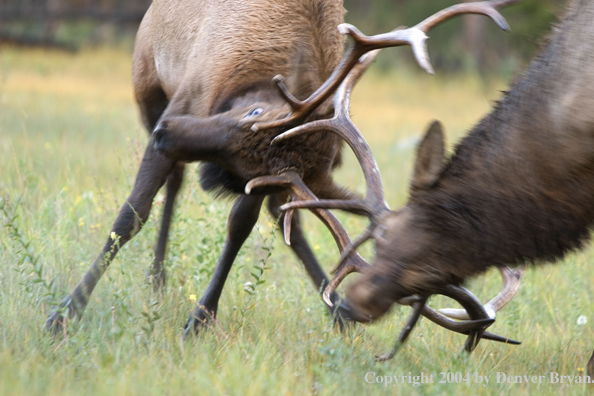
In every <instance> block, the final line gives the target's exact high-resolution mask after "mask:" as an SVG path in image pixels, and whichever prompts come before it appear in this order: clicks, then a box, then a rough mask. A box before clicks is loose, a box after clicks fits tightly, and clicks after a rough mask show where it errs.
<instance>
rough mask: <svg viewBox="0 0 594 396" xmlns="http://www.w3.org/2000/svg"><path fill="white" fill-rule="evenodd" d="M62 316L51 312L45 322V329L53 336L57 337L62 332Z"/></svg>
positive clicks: (63, 320) (56, 312)
mask: <svg viewBox="0 0 594 396" xmlns="http://www.w3.org/2000/svg"><path fill="white" fill-rule="evenodd" d="M65 320H66V319H64V316H62V314H61V313H60V312H58V311H54V312H52V313H51V314H50V315H49V316H48V317H47V320H46V321H45V329H46V330H47V331H49V332H50V333H51V334H52V335H53V336H59V335H60V334H62V333H63V332H64V323H65Z"/></svg>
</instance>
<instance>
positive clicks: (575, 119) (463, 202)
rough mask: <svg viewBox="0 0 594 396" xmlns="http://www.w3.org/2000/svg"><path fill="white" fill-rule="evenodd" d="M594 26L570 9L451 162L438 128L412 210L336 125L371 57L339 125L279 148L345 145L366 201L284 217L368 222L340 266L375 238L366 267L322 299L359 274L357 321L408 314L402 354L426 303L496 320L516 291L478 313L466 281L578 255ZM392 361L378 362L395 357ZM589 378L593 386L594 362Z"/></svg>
mask: <svg viewBox="0 0 594 396" xmlns="http://www.w3.org/2000/svg"><path fill="white" fill-rule="evenodd" d="M593 19H594V3H592V2H591V1H588V0H575V1H573V2H572V3H571V5H570V6H569V8H568V11H567V13H566V15H565V16H564V18H563V20H562V23H561V25H560V26H559V27H558V28H556V29H555V31H554V33H553V35H552V37H551V38H550V39H549V40H548V42H547V44H546V46H545V47H544V49H543V51H542V52H541V53H540V54H539V55H538V56H537V57H536V58H535V59H534V60H533V61H532V63H531V65H530V67H529V69H528V70H527V71H526V72H525V73H524V74H523V75H522V77H521V78H520V79H519V80H518V81H516V82H515V83H513V84H512V85H511V87H510V89H509V91H508V92H505V93H504V97H503V98H502V99H501V100H500V101H499V102H498V103H497V104H496V106H495V108H494V109H493V110H492V111H491V112H490V113H489V114H488V115H487V116H485V117H484V118H483V119H482V121H481V122H480V123H479V124H478V125H477V126H476V127H475V128H474V129H473V130H472V131H471V132H470V133H469V134H468V136H466V137H465V138H464V139H463V140H462V141H461V142H460V143H459V144H458V145H457V147H456V149H455V153H454V154H453V156H452V157H451V158H449V159H447V158H445V155H444V137H443V132H442V127H441V124H440V123H438V122H434V123H433V124H432V125H431V126H430V127H429V129H428V131H427V133H426V134H425V137H424V139H423V140H422V142H421V143H420V145H419V147H418V151H417V158H416V163H415V167H414V174H413V177H412V182H411V185H410V191H409V198H408V202H407V203H406V205H405V206H404V207H403V208H402V209H400V210H398V211H392V210H390V209H389V208H388V206H387V204H386V203H385V200H384V195H383V190H382V184H381V180H380V179H379V176H378V169H377V166H376V163H375V160H374V159H373V156H372V154H371V151H370V150H369V147H368V146H367V144H366V143H365V141H364V139H363V137H362V136H361V134H360V133H359V131H357V130H356V128H355V127H354V126H353V125H352V123H350V122H348V119H346V118H345V116H344V114H347V112H348V110H347V108H348V101H346V100H344V98H345V97H348V93H349V92H347V91H346V90H347V89H350V88H351V87H352V85H353V84H354V81H355V80H356V78H358V76H359V75H360V74H361V73H363V71H364V70H365V68H366V67H367V66H368V64H369V62H370V59H371V58H372V57H373V56H374V54H372V53H370V54H367V55H366V57H367V58H368V59H362V60H361V61H360V63H359V64H358V65H357V66H356V67H355V69H354V70H353V72H352V75H350V76H349V77H348V78H347V79H345V80H344V82H343V84H344V86H345V92H343V93H342V94H341V95H342V96H339V93H340V92H338V93H337V94H336V96H335V101H336V102H339V101H340V100H341V101H342V104H343V108H342V109H340V110H339V112H340V113H341V114H342V116H340V117H337V118H336V119H335V120H332V121H326V120H323V121H317V122H314V123H309V124H304V125H301V126H299V127H297V128H294V129H292V130H289V131H287V132H285V133H284V134H282V135H280V136H279V137H277V138H276V139H275V142H286V141H287V140H288V139H291V138H293V137H295V136H301V137H302V136H303V135H305V134H312V133H314V132H318V131H320V130H332V131H333V132H335V133H337V134H338V135H340V136H341V137H343V138H344V139H345V140H346V141H347V142H348V144H349V145H350V146H351V148H352V149H353V150H354V152H355V154H356V156H357V158H358V159H359V162H360V164H361V167H362V168H363V173H364V175H365V179H366V183H367V196H366V198H365V199H364V200H355V201H344V200H339V201H325V200H315V199H314V200H309V201H302V202H292V203H289V204H286V205H284V206H283V207H281V209H282V210H286V211H287V213H290V212H292V211H294V210H295V209H297V208H310V209H311V208H318V209H319V208H325V209H329V208H340V209H348V210H354V209H357V210H358V211H364V212H366V213H367V215H368V217H369V219H370V223H371V224H370V226H369V228H368V230H367V232H365V233H364V234H363V235H362V236H361V237H360V238H358V239H357V240H356V241H355V242H354V243H353V244H351V245H350V246H349V247H348V248H347V249H345V254H348V253H350V252H353V251H356V248H357V246H358V245H359V244H360V243H362V242H363V241H364V240H367V239H369V238H373V239H374V240H375V243H376V255H375V259H374V264H373V265H371V266H362V267H353V266H350V265H348V264H346V263H342V264H341V265H340V267H339V269H338V271H337V274H336V275H335V278H334V279H333V280H332V282H331V283H330V285H329V287H328V288H327V290H326V291H325V292H324V294H325V295H328V294H327V293H329V292H332V291H333V290H334V289H335V288H336V286H337V285H338V284H339V283H340V281H341V280H342V279H343V278H344V277H345V276H346V275H347V274H348V273H349V272H352V271H359V272H361V276H360V277H359V278H358V279H356V280H355V282H354V283H352V284H351V285H349V287H348V289H347V301H348V303H349V305H350V307H351V309H352V315H353V316H354V317H358V318H360V319H365V318H369V319H376V318H379V317H381V316H382V315H384V314H385V313H386V312H387V311H388V309H389V308H390V306H391V305H393V304H394V303H395V302H401V303H411V305H413V306H414V311H413V314H412V315H411V317H410V319H409V321H408V323H407V326H406V327H405V329H404V330H403V331H402V332H401V334H400V336H399V339H398V342H397V346H398V345H400V344H401V343H402V342H403V341H404V340H405V339H406V337H407V335H408V334H409V333H410V330H411V329H412V327H413V326H414V325H415V323H416V322H417V320H418V318H419V316H420V315H421V314H425V313H427V312H426V311H427V307H425V306H424V302H425V301H426V300H427V298H428V297H429V296H430V295H432V294H446V295H450V296H453V297H456V298H457V299H458V300H459V301H460V302H461V303H462V305H463V306H464V307H465V308H466V311H467V312H464V310H461V311H453V310H446V311H445V313H446V314H448V315H450V316H454V317H466V316H470V317H472V318H474V319H480V318H486V317H493V313H494V312H493V311H495V310H496V308H498V307H500V306H501V305H502V302H505V301H507V300H509V299H510V298H511V297H512V296H513V292H514V290H513V289H514V288H515V286H512V284H513V283H517V282H510V283H509V287H508V288H507V290H506V291H505V292H504V293H502V294H503V295H504V296H501V297H502V298H499V299H497V301H494V302H493V303H491V304H488V305H487V306H485V307H481V306H480V304H479V305H477V304H476V301H473V300H475V299H474V297H473V296H472V295H470V294H469V293H462V292H463V289H461V288H460V285H461V284H462V283H463V282H464V281H465V280H466V279H468V278H470V277H473V276H476V275H479V274H481V273H483V272H485V271H486V270H487V269H488V268H489V267H497V268H499V269H500V270H502V272H503V273H507V274H508V275H509V278H510V279H512V280H513V279H519V276H520V273H521V270H520V271H518V272H513V271H511V270H508V269H507V267H506V266H507V265H512V266H513V265H522V264H524V263H529V264H534V265H537V264H540V263H544V262H552V261H556V260H558V259H560V258H562V257H563V256H564V255H565V254H566V253H568V252H570V251H574V250H576V249H579V248H581V247H582V246H583V244H584V243H585V242H586V241H587V240H588V238H589V236H590V231H591V229H592V226H593V225H594V199H593V197H594V113H593V112H592V109H594V92H593V90H592V88H591V86H590V85H589V84H588V81H590V78H593V79H594V55H593V54H594V26H592V20H593ZM349 78H350V79H351V80H353V81H349ZM345 254H343V257H342V258H343V259H344V256H345ZM343 261H344V260H343ZM460 293H462V294H460ZM504 300H505V301H504ZM469 308H470V309H469ZM484 328H485V327H483V328H482V329H481V328H479V327H477V328H474V329H473V330H471V331H470V332H468V333H469V340H468V341H467V350H469V351H471V350H472V348H474V346H476V343H477V342H478V341H479V340H480V338H481V337H483V336H484V333H483V331H484ZM395 349H396V348H395ZM395 349H393V350H392V351H391V353H389V354H387V355H385V356H383V357H382V358H381V359H384V358H390V357H392V356H393V353H394V352H395ZM588 374H589V375H590V376H591V377H594V354H593V355H592V358H591V359H590V362H589V363H588Z"/></svg>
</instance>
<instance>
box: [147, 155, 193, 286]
mask: <svg viewBox="0 0 594 396" xmlns="http://www.w3.org/2000/svg"><path fill="white" fill-rule="evenodd" d="M184 169H185V164H184V163H183V162H178V163H177V164H176V165H175V167H174V168H173V171H172V172H171V173H170V174H169V176H168V177H167V197H166V198H165V207H164V208H163V218H162V219H161V230H160V231H159V239H158V241H157V247H156V249H155V261H154V262H153V267H152V269H151V271H150V272H149V274H148V276H149V279H152V283H153V288H154V290H155V291H161V290H162V289H163V288H164V287H165V280H166V274H165V268H164V267H163V262H164V261H165V252H166V250H167V239H168V237H169V227H170V226H171V218H172V217H173V206H174V203H175V197H176V196H177V193H178V192H179V190H180V188H181V185H182V182H183V179H184Z"/></svg>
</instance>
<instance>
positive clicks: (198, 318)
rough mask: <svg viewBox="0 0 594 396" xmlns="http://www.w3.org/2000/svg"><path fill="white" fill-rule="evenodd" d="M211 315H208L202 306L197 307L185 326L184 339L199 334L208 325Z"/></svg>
mask: <svg viewBox="0 0 594 396" xmlns="http://www.w3.org/2000/svg"><path fill="white" fill-rule="evenodd" d="M209 320H210V315H206V314H205V313H204V312H203V311H202V309H200V307H196V308H195V309H194V311H193V312H192V314H191V315H190V318H189V319H188V322H187V323H186V327H185V328H184V340H185V339H187V338H188V337H190V336H192V335H198V333H200V331H202V329H204V328H205V327H206V326H207V325H208V321H209Z"/></svg>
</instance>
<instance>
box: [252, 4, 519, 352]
mask: <svg viewBox="0 0 594 396" xmlns="http://www.w3.org/2000/svg"><path fill="white" fill-rule="evenodd" d="M516 1H517V0H499V1H490V2H488V1H487V2H477V3H466V4H458V5H455V6H451V7H449V8H447V9H445V10H442V11H440V12H438V13H436V14H434V15H432V16H431V17H429V18H427V19H425V20H424V21H423V22H421V23H419V24H418V25H416V26H414V27H412V28H409V29H404V30H396V31H393V32H390V33H385V34H381V35H377V36H372V37H367V36H364V35H363V34H362V33H361V32H360V31H359V30H358V29H357V28H355V27H354V26H352V25H347V24H343V25H340V27H339V29H340V31H341V32H342V33H348V34H350V35H351V37H353V39H354V41H355V45H354V46H353V47H352V48H351V50H350V51H349V53H348V54H347V55H346V56H345V58H343V60H342V61H341V63H340V64H339V66H338V67H337V69H336V70H335V71H334V73H332V75H331V76H330V78H329V79H328V80H327V81H326V82H325V83H324V84H323V85H322V86H321V87H320V88H319V89H318V90H317V91H316V92H314V94H312V96H310V98H308V99H307V100H305V101H298V100H297V99H295V98H294V97H293V96H292V95H291V94H290V92H288V90H287V89H286V87H285V85H284V84H283V82H282V78H280V77H278V76H277V77H276V78H275V81H276V82H277V84H278V87H279V89H280V91H281V94H282V95H283V97H284V98H285V99H286V100H287V101H288V102H289V103H290V105H291V107H292V109H293V112H292V114H290V115H289V116H288V117H287V118H285V119H283V120H278V121H273V122H269V123H261V124H255V125H254V126H253V127H252V129H253V130H258V129H262V128H269V127H280V126H286V125H290V124H292V123H293V122H296V121H301V120H303V119H304V118H305V117H307V116H308V115H309V114H311V112H312V111H313V110H314V109H315V108H316V107H317V106H319V105H320V104H321V103H323V102H324V101H325V100H326V99H328V97H329V96H330V95H331V93H332V92H333V91H334V90H335V89H337V87H338V89H337V91H336V93H335V95H334V108H335V115H334V117H333V118H331V119H327V120H318V121H313V122H310V123H307V124H303V125H300V126H298V127H295V128H293V129H291V130H289V131H287V132H285V133H283V134H281V135H279V136H277V137H276V138H275V139H274V140H273V142H272V144H275V143H277V142H280V141H283V140H286V139H289V138H292V137H295V136H300V135H304V134H310V133H314V132H319V131H330V132H333V133H336V134H338V135H339V136H341V137H342V138H343V139H344V140H345V141H346V142H347V144H348V145H349V146H350V147H351V149H352V150H353V152H354V153H355V156H356V157H357V160H358V161H359V163H360V165H361V168H362V170H363V175H364V178H365V182H366V186H367V192H366V195H365V198H364V199H363V200H352V201H338V200H317V199H308V200H304V201H296V202H291V203H289V204H286V205H283V206H282V207H281V210H286V211H289V212H292V211H294V210H295V209H298V208H307V209H316V210H319V209H322V208H323V209H355V210H359V211H364V212H366V213H367V214H368V216H369V218H370V220H371V225H370V227H369V228H368V229H367V230H366V231H365V232H364V233H363V234H362V235H361V236H360V237H358V238H357V239H356V240H355V242H354V243H350V244H349V245H348V246H346V247H342V248H341V257H340V261H339V263H338V266H337V268H336V270H335V275H334V278H333V279H332V280H331V281H330V283H329V284H328V286H327V287H326V289H325V290H324V292H323V297H324V300H325V301H326V302H327V303H330V302H329V301H330V298H329V297H330V295H331V294H332V293H333V292H334V291H335V290H336V288H337V287H338V285H339V284H340V283H341V282H342V280H343V279H344V278H345V277H346V275H348V274H349V273H350V272H353V271H357V270H360V269H361V268H362V267H356V266H352V265H349V263H348V258H349V256H350V255H351V254H352V253H353V252H355V251H356V249H357V247H358V246H359V245H360V244H362V243H363V242H365V241H366V240H368V239H369V238H371V236H372V235H373V231H374V230H375V228H376V226H377V224H379V223H380V222H381V219H382V217H383V216H384V215H386V214H388V213H391V212H392V211H391V210H390V208H389V207H388V205H387V203H386V201H385V198H384V193H383V185H382V182H381V179H380V176H379V169H378V167H377V163H376V161H375V159H374V157H373V154H372V153H371V150H370V148H369V145H368V144H367V142H366V141H365V139H364V138H363V136H362V135H361V133H360V132H359V130H358V129H357V127H356V126H355V125H354V124H353V122H352V121H351V119H350V117H349V104H350V94H351V92H352V89H353V87H354V85H355V84H356V83H357V81H358V80H359V79H360V77H361V76H362V74H363V73H364V72H365V70H367V68H368V67H369V66H370V64H371V63H372V62H373V60H374V59H375V57H376V56H377V54H378V53H379V49H380V48H384V47H389V46H399V45H411V46H412V47H413V52H414V53H415V57H416V59H417V61H418V63H419V64H420V66H421V67H422V68H423V69H425V70H426V71H427V72H428V73H433V69H432V68H431V64H430V63H429V58H428V56H427V51H426V48H425V41H426V39H427V36H426V35H425V33H426V32H427V31H429V30H430V29H431V28H432V27H434V26H436V25H437V24H439V23H441V22H443V21H445V20H447V19H449V18H451V17H452V16H454V15H459V14H464V13H479V14H485V15H488V16H489V17H491V18H492V19H493V20H494V21H495V22H496V23H497V24H498V25H499V26H500V27H501V28H502V29H504V30H507V29H508V25H507V23H506V22H505V19H504V18H503V16H501V14H499V12H498V11H497V10H496V8H497V7H502V6H505V5H508V4H511V3H514V2H516ZM510 271H511V270H510ZM507 274H508V273H507V272H505V271H502V276H504V290H503V291H502V292H501V293H500V294H499V295H498V296H497V297H496V298H495V299H493V301H491V302H490V303H489V304H487V306H486V307H483V306H482V305H481V304H480V302H478V300H477V299H476V297H474V295H472V293H470V292H469V291H468V290H466V289H463V288H457V289H456V290H455V292H454V291H453V290H450V289H448V290H446V291H445V292H444V293H442V294H446V292H447V293H448V294H446V295H449V296H450V297H452V298H454V299H455V300H457V301H458V302H460V304H461V305H462V306H463V307H464V308H465V309H464V310H460V311H452V310H445V312H446V314H447V315H452V317H464V318H469V317H470V318H471V319H472V321H471V323H469V324H468V327H464V326H466V324H465V323H459V322H455V321H452V320H450V319H447V318H446V317H445V316H444V315H442V314H440V313H439V312H436V311H434V310H432V309H431V308H429V307H427V306H425V300H426V299H425V300H422V303H421V302H419V301H415V302H414V303H412V305H413V308H414V309H413V314H412V316H411V317H410V319H409V321H408V323H407V326H406V327H405V329H404V330H403V332H402V333H401V334H400V337H399V342H398V343H397V346H398V345H400V343H402V342H404V340H405V339H406V337H408V334H409V333H410V331H411V329H412V326H414V324H415V323H416V322H417V320H418V319H419V317H420V315H421V314H424V315H426V316H427V317H428V318H429V319H430V320H433V321H435V322H436V323H438V322H439V324H440V325H442V326H444V327H446V328H450V329H455V330H454V331H459V332H463V333H465V334H468V339H467V341H466V344H465V347H464V349H465V350H466V351H468V352H471V351H472V350H474V348H475V347H476V345H477V344H478V342H479V341H480V339H481V338H489V339H493V340H496V341H502V342H509V343H517V341H513V340H509V339H507V338H504V337H499V336H495V335H491V334H489V333H485V329H486V327H488V325H490V324H491V323H493V321H494V320H495V312H496V311H497V310H498V309H500V308H501V307H503V306H504V305H505V304H506V303H507V302H508V301H509V300H511V298H512V297H513V295H514V294H515V292H516V291H517V285H516V286H513V284H512V286H509V285H508V282H506V279H507V278H506V277H505V276H506V275H507ZM519 275H521V273H520V274H519ZM511 278H514V277H509V279H511ZM519 278H520V276H516V277H515V279H517V280H518V282H519ZM452 287H454V286H452ZM399 303H406V302H400V301H399ZM330 304H331V303H330ZM448 326H449V327H448ZM395 348H397V347H395ZM393 352H394V351H393ZM391 356H393V353H391V354H388V355H386V356H384V357H383V358H389V357H391Z"/></svg>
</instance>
